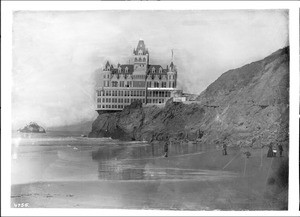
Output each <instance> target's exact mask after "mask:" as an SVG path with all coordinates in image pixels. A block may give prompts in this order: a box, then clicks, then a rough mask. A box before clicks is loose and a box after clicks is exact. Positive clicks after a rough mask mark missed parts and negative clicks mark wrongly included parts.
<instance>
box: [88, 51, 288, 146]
mask: <svg viewBox="0 0 300 217" xmlns="http://www.w3.org/2000/svg"><path fill="white" fill-rule="evenodd" d="M288 120H289V48H288V47H287V48H283V49H280V50H278V51H277V52H275V53H273V54H271V55H270V56H268V57H266V58H264V59H263V60H260V61H257V62H253V63H250V64H248V65H245V66H243V67H241V68H238V69H233V70H229V71H227V72H225V73H224V74H222V75H221V76H220V77H219V78H218V79H217V80H216V81H215V82H213V83H212V84H211V85H209V86H208V87H207V88H206V90H204V91H203V92H202V93H201V94H200V95H199V96H198V97H197V98H196V101H195V103H193V104H184V103H175V102H172V100H169V101H168V102H167V103H166V106H165V107H164V108H159V107H157V106H150V107H144V108H143V107H142V104H141V103H139V102H134V104H131V105H130V106H128V107H126V108H125V109H124V110H123V111H121V112H117V113H110V114H108V113H106V114H101V115H99V116H98V117H97V119H96V120H95V121H94V123H93V126H92V132H91V133H90V134H89V137H111V138H113V139H124V140H148V141H153V140H163V139H164V138H165V137H166V136H169V137H171V138H172V137H173V138H176V139H188V140H194V141H196V140H197V141H199V140H200V141H201V142H205V143H207V144H212V145H219V144H221V142H222V141H224V140H227V141H228V143H229V145H239V146H252V147H253V146H260V147H261V146H262V145H264V144H267V143H268V142H269V141H270V140H273V141H274V140H276V139H277V140H279V141H280V142H282V143H286V144H288V128H289V122H288Z"/></svg>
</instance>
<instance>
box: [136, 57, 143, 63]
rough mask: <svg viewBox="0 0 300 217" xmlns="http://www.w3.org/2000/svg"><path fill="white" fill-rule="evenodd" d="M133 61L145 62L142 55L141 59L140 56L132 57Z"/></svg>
mask: <svg viewBox="0 0 300 217" xmlns="http://www.w3.org/2000/svg"><path fill="white" fill-rule="evenodd" d="M134 61H135V62H146V58H145V57H144V58H143V59H142V58H141V57H140V58H134Z"/></svg>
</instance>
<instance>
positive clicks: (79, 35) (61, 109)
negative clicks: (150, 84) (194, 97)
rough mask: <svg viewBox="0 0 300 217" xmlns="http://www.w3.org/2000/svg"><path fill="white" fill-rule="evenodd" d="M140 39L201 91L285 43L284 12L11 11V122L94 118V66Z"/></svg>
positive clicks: (124, 53)
mask: <svg viewBox="0 0 300 217" xmlns="http://www.w3.org/2000/svg"><path fill="white" fill-rule="evenodd" d="M140 38H142V39H143V40H144V41H145V44H146V46H147V47H148V49H149V52H150V63H152V64H161V65H162V66H164V67H165V66H166V64H169V63H170V60H171V49H174V57H175V58H174V61H175V64H176V65H177V68H178V75H179V77H178V79H179V80H178V82H179V84H180V87H181V88H183V90H184V91H185V92H191V93H197V94H199V93H200V92H201V91H203V90H204V89H205V88H206V87H207V86H208V85H209V84H210V83H212V82H213V81H214V80H216V79H217V78H218V77H219V76H220V75H221V74H222V73H224V72H225V71H227V70H229V69H233V68H238V67H241V66H243V65H245V64H247V63H250V62H253V61H256V60H259V59H262V58H264V57H265V56H267V55H269V54H271V53H272V52H274V51H276V50H278V49H280V48H282V47H284V46H287V45H288V14H287V11H283V10H273V11H272V10H268V11H266V10H256V11H254V10H250V11H249V10H248V11H238V10H237V11H87V12H85V11H83V12H32V11H31V12H24V11H20V12H15V14H14V23H13V72H12V76H13V87H12V121H13V127H14V128H18V127H21V126H23V125H24V124H25V123H28V122H30V121H36V122H38V123H39V124H41V125H42V126H44V127H50V126H57V125H65V124H72V123H76V122H80V121H84V120H91V119H93V118H94V117H96V115H97V113H96V112H95V100H94V95H95V94H94V87H95V84H96V78H97V75H96V73H95V70H96V69H97V68H100V67H101V66H102V65H103V64H104V63H105V61H106V60H110V62H112V63H113V64H115V65H116V64H117V63H118V62H120V63H127V62H128V59H129V57H131V55H132V50H133V48H134V47H136V45H137V42H138V40H139V39H140Z"/></svg>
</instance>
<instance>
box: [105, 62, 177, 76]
mask: <svg viewBox="0 0 300 217" xmlns="http://www.w3.org/2000/svg"><path fill="white" fill-rule="evenodd" d="M140 66H143V65H140ZM120 72H121V71H119V73H120ZM125 72H128V70H127V71H126V70H125ZM152 73H155V69H154V70H153V69H152ZM160 73H161V71H160ZM112 77H113V76H109V74H104V75H103V78H104V79H109V78H112ZM132 77H133V78H139V79H145V75H133V76H132ZM148 79H149V77H148ZM168 79H169V80H171V79H175V75H168Z"/></svg>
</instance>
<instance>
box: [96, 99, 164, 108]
mask: <svg viewBox="0 0 300 217" xmlns="http://www.w3.org/2000/svg"><path fill="white" fill-rule="evenodd" d="M128 100H129V99H128ZM136 100H139V99H130V101H128V102H124V103H126V104H129V103H132V102H134V101H136ZM141 101H142V103H145V99H142V100H141ZM164 102H165V100H164V99H147V103H153V104H162V103H164ZM124 107H125V105H118V104H113V105H109V104H107V105H103V104H102V105H99V104H98V105H97V108H124Z"/></svg>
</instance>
